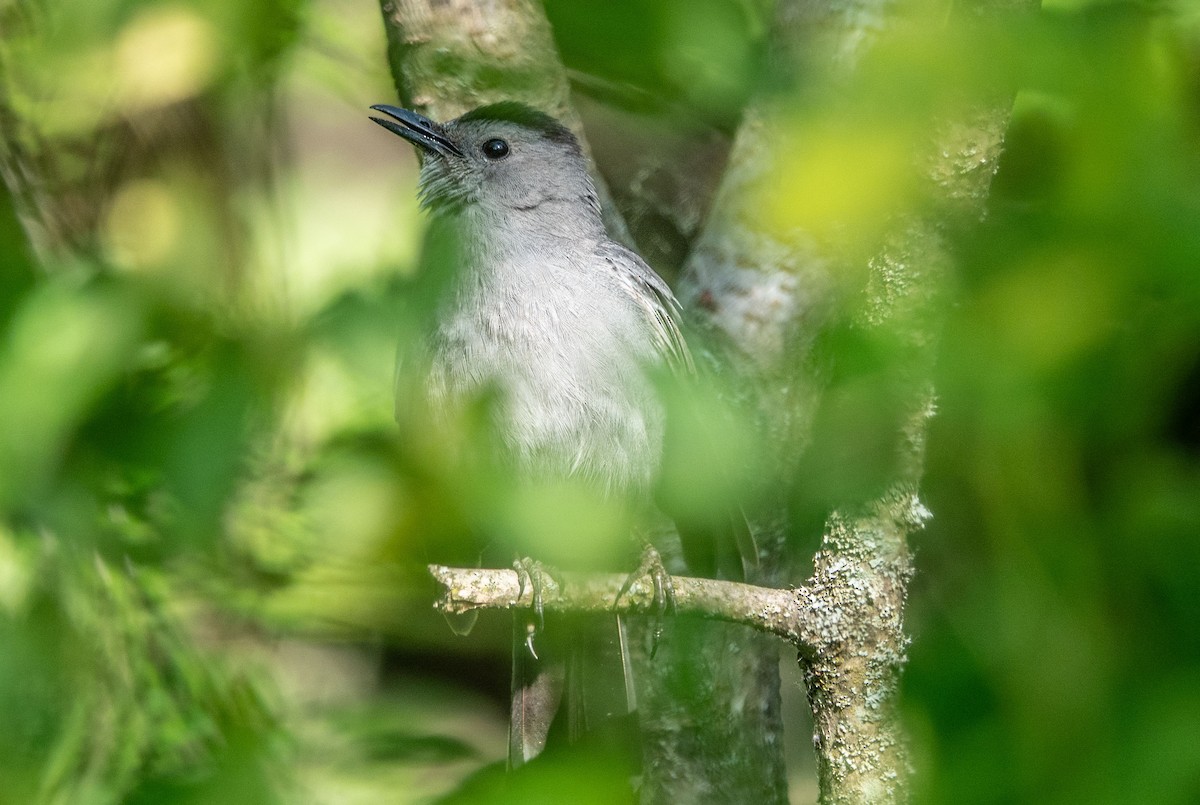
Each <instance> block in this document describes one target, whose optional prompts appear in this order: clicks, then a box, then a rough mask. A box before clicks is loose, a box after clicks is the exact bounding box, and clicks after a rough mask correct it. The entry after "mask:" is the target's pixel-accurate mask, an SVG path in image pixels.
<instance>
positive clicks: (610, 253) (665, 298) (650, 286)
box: [599, 241, 696, 375]
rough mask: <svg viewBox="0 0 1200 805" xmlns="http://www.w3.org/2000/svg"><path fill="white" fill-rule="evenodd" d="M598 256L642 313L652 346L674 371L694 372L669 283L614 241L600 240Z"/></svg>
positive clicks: (676, 304)
mask: <svg viewBox="0 0 1200 805" xmlns="http://www.w3.org/2000/svg"><path fill="white" fill-rule="evenodd" d="M599 252H600V256H601V257H603V258H604V259H605V260H607V261H608V264H609V266H610V267H611V268H612V270H613V273H614V274H615V275H616V277H617V279H618V280H619V281H620V282H621V284H622V285H623V286H624V287H625V289H626V290H627V291H628V292H629V296H630V297H631V298H632V299H633V300H634V301H636V302H637V303H638V304H639V305H640V306H641V307H642V309H643V310H644V311H645V313H646V318H647V320H648V321H649V322H650V326H651V328H652V329H653V331H654V335H655V341H656V344H655V346H657V347H658V349H659V351H660V352H661V353H662V354H663V356H664V357H665V358H666V359H667V363H668V365H669V366H671V368H673V369H674V370H675V371H677V372H681V373H684V374H688V375H691V374H695V372H696V364H695V363H694V362H693V360H692V353H691V350H689V349H688V345H687V342H686V341H685V340H684V338H683V333H682V332H681V331H680V329H679V321H678V317H679V316H680V315H681V311H682V309H681V308H680V306H679V300H677V299H676V298H675V294H674V293H672V292H671V288H670V286H668V285H667V283H666V282H664V281H663V279H662V277H660V276H658V274H656V273H655V272H654V269H652V268H650V266H648V265H646V263H645V262H644V261H643V260H642V258H641V257H638V255H637V254H636V253H635V252H632V251H630V250H629V249H627V248H625V247H624V246H622V245H621V244H619V243H616V242H615V241H608V242H606V243H603V244H601V246H600V249H599Z"/></svg>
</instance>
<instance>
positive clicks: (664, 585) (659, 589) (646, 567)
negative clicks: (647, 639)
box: [613, 542, 675, 659]
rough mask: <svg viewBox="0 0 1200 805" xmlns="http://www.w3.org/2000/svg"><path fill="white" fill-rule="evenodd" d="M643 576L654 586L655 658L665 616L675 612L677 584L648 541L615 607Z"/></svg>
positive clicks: (651, 653) (622, 588) (617, 598)
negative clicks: (673, 581) (672, 580)
mask: <svg viewBox="0 0 1200 805" xmlns="http://www.w3.org/2000/svg"><path fill="white" fill-rule="evenodd" d="M643 578H649V579H650V583H651V584H652V585H653V586H654V611H653V613H652V614H651V623H652V624H653V628H652V630H651V634H652V635H653V643H652V645H651V648H650V657H651V658H652V659H653V657H654V655H655V654H656V653H657V652H658V642H659V640H660V639H661V638H662V632H663V618H664V617H666V616H667V615H668V614H674V613H675V585H674V584H673V583H672V582H671V574H670V573H668V572H667V568H666V566H665V565H664V564H663V560H662V556H661V555H660V554H659V552H658V550H657V549H656V548H655V547H654V546H653V545H651V544H650V543H648V542H647V543H646V545H645V547H643V548H642V559H641V562H640V563H639V564H638V567H637V569H636V570H634V571H633V572H632V573H630V574H629V575H628V576H627V577H626V579H625V583H624V584H622V585H621V589H620V590H619V591H618V592H617V597H616V599H614V601H613V607H614V608H615V607H616V606H617V605H618V604H620V602H621V599H622V598H623V597H624V596H625V595H626V594H627V593H628V592H629V590H630V589H631V588H632V587H633V585H634V583H636V582H637V581H638V580H639V579H643Z"/></svg>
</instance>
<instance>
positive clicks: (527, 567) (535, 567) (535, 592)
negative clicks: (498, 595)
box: [513, 556, 562, 660]
mask: <svg viewBox="0 0 1200 805" xmlns="http://www.w3.org/2000/svg"><path fill="white" fill-rule="evenodd" d="M513 569H514V570H516V571H517V598H518V599H519V598H523V597H524V596H525V591H526V590H529V591H530V592H531V593H532V598H533V601H532V603H531V605H530V609H531V610H532V611H533V620H532V621H529V622H527V623H526V624H525V648H526V649H527V650H528V651H529V653H530V654H531V655H533V658H534V659H535V660H536V659H538V655H537V650H536V649H535V648H534V646H533V638H534V636H536V635H537V634H538V632H541V631H542V630H543V629H545V628H546V612H545V605H544V603H543V600H542V596H543V591H544V590H545V589H546V584H547V580H549V583H550V584H553V585H556V586H558V587H562V580H561V579H559V578H556V576H555V573H554V571H553V570H551V569H550V568H549V567H547V566H546V565H543V564H542V563H541V562H539V561H537V560H536V559H531V558H529V557H528V556H522V557H518V558H517V560H516V561H515V562H513Z"/></svg>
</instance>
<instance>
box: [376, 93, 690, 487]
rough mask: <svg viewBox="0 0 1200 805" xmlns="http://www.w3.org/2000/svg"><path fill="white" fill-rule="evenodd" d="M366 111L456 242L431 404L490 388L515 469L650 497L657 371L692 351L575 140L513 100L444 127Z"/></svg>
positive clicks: (664, 289)
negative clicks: (606, 209) (403, 150)
mask: <svg viewBox="0 0 1200 805" xmlns="http://www.w3.org/2000/svg"><path fill="white" fill-rule="evenodd" d="M373 108H374V109H377V110H379V111H382V112H384V113H385V114H387V115H389V116H390V117H392V118H394V121H396V122H393V120H385V119H379V118H376V119H375V120H376V122H378V123H380V124H381V125H383V126H385V127H387V128H389V129H391V130H392V131H394V132H396V133H397V134H400V135H401V136H403V137H405V138H406V139H408V140H410V141H411V142H413V143H414V144H416V145H417V146H418V147H419V151H420V153H421V155H422V164H421V178H420V193H421V200H422V203H423V206H424V207H425V208H426V209H428V210H429V211H430V212H431V213H432V214H433V215H434V216H435V217H437V218H441V219H445V221H447V222H450V223H451V224H452V226H453V227H454V229H455V233H456V235H457V238H458V248H459V256H460V259H461V261H462V265H461V267H460V270H459V272H458V276H457V281H456V286H455V287H454V288H453V289H452V292H451V298H450V299H449V301H448V304H447V305H446V307H445V309H444V310H442V311H441V312H440V313H439V319H438V324H437V328H436V333H435V334H434V336H433V339H432V342H431V354H430V366H431V371H430V379H429V393H430V396H431V398H432V400H433V402H434V405H435V407H436V406H438V405H442V404H451V405H453V404H456V403H458V402H460V401H463V400H469V399H472V398H474V397H475V396H476V395H478V394H480V393H481V392H483V391H485V390H487V391H494V392H495V393H496V400H497V403H496V404H497V416H498V419H499V422H500V425H499V428H498V431H499V433H498V435H499V438H500V439H501V440H503V442H504V447H505V449H506V452H507V453H508V455H509V458H511V460H512V461H514V462H515V464H516V465H517V467H518V468H519V469H520V471H521V472H522V473H524V474H528V475H529V476H532V477H551V478H553V477H564V478H582V479H586V480H588V481H589V482H592V483H594V484H595V485H596V486H598V487H600V488H601V489H603V490H604V491H606V492H608V493H612V494H615V495H627V496H634V497H641V498H645V499H647V500H648V497H649V493H650V489H651V487H652V485H653V481H654V479H655V477H656V475H657V473H658V469H659V464H660V461H661V453H662V440H663V428H664V424H663V410H662V404H661V402H660V401H659V399H658V397H657V394H656V391H655V389H654V387H653V382H652V378H651V375H652V373H653V372H654V371H656V370H658V369H659V368H660V367H663V366H665V365H674V366H676V367H690V366H691V358H690V357H689V354H688V350H687V347H686V345H685V344H684V341H683V338H682V337H681V335H680V332H679V329H678V326H677V324H676V319H675V317H676V315H677V312H678V302H676V300H675V297H674V295H673V294H672V293H671V290H670V288H669V287H668V286H667V285H666V283H664V282H663V281H662V279H661V278H660V277H659V276H658V275H657V274H655V273H654V271H653V270H651V269H650V268H649V267H648V266H647V265H646V264H645V263H644V262H643V261H642V259H641V258H640V257H638V256H637V255H636V254H634V253H633V252H632V251H630V250H629V249H627V248H625V247H624V246H622V245H621V244H619V243H617V242H615V241H614V240H612V239H611V238H609V236H608V234H607V233H606V232H605V229H604V224H603V222H602V219H601V215H600V207H599V204H598V202H597V197H596V191H595V187H594V186H593V184H592V180H591V178H590V177H589V176H588V171H587V163H586V160H585V157H584V155H583V153H582V151H581V149H580V147H579V144H578V142H577V141H576V139H575V137H574V136H573V135H572V134H571V133H570V131H569V130H567V129H566V128H565V127H563V126H562V125H560V124H559V123H557V122H556V121H554V120H553V119H552V118H550V117H548V116H546V115H543V114H541V113H539V112H536V111H534V110H532V109H529V108H528V107H525V106H521V105H518V104H513V103H502V104H495V105H492V106H487V107H483V108H480V109H476V110H475V111H472V112H469V113H467V114H466V115H463V116H462V117H460V118H457V119H456V120H452V121H450V122H448V123H445V124H442V125H439V124H437V123H434V122H432V121H430V120H428V119H426V118H423V117H421V116H420V115H417V114H415V113H413V112H409V111H407V110H402V109H397V108H395V107H389V106H376V107H373ZM497 143H502V144H503V145H502V146H501V145H497ZM489 149H491V151H490V152H489ZM500 151H504V153H503V154H500V153H499V152H500Z"/></svg>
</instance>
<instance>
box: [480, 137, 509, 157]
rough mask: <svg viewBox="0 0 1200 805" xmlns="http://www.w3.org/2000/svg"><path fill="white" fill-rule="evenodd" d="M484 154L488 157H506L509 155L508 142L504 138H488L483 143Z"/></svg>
mask: <svg viewBox="0 0 1200 805" xmlns="http://www.w3.org/2000/svg"><path fill="white" fill-rule="evenodd" d="M483 155H484V156H485V157H487V158H488V159H504V158H505V157H506V156H508V143H506V142H504V140H500V139H495V140H488V141H487V142H486V143H484V144H483Z"/></svg>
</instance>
